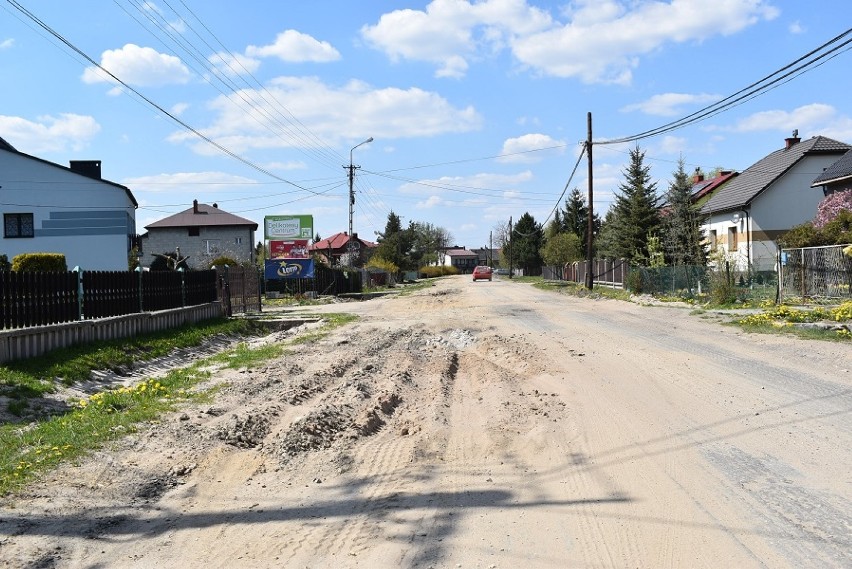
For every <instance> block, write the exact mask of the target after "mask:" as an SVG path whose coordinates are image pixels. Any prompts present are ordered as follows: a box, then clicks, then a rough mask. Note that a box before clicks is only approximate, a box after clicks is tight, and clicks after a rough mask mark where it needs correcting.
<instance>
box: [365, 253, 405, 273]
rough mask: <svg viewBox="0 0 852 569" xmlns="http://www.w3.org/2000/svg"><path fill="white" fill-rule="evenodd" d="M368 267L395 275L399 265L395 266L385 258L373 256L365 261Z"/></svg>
mask: <svg viewBox="0 0 852 569" xmlns="http://www.w3.org/2000/svg"><path fill="white" fill-rule="evenodd" d="M367 268H368V269H378V270H380V271H385V272H387V273H390V274H392V275H395V274H397V273H398V272H399V267H398V266H396V265H395V264H394V263H393V262H391V261H388V260H386V259H382V258H381V257H373V258H372V259H370V261H369V262H368V263H367Z"/></svg>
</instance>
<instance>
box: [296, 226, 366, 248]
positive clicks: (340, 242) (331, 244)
mask: <svg viewBox="0 0 852 569" xmlns="http://www.w3.org/2000/svg"><path fill="white" fill-rule="evenodd" d="M355 240H357V241H360V242H361V243H362V244H363V245H364V247H367V248H372V247H378V245H377V244H376V243H373V242H372V241H364V240H363V239H361V238H359V237H358V236H357V235H356V236H355ZM348 242H349V233H347V232H346V231H344V232H342V233H335V234H334V235H332V236H331V237H326V238H325V239H322V240H320V241H317V242H316V243H314V244H313V245H311V246H310V247H308V249H309V250H311V251H324V250H328V249H329V248H331V249H342V248H343V247H346V244H347V243H348Z"/></svg>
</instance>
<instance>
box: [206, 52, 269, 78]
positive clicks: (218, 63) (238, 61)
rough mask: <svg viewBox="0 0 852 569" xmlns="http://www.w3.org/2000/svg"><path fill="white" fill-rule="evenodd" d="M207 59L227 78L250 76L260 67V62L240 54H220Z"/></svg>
mask: <svg viewBox="0 0 852 569" xmlns="http://www.w3.org/2000/svg"><path fill="white" fill-rule="evenodd" d="M207 59H208V61H210V63H212V64H213V65H214V66H215V67H216V69H218V70H219V72H220V73H222V74H224V75H225V76H226V77H238V76H240V75H250V74H252V73H254V72H255V71H257V69H258V68H259V67H260V60H258V59H254V58H252V57H248V56H246V55H242V54H239V53H233V54H232V53H225V52H219V53H216V54H215V55H211V56H210V57H208V58H207Z"/></svg>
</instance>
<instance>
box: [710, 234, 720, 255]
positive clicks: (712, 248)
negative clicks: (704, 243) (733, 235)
mask: <svg viewBox="0 0 852 569" xmlns="http://www.w3.org/2000/svg"><path fill="white" fill-rule="evenodd" d="M717 242H718V236H717V234H716V230H715V229H711V230H710V251H715V250H716V247H717V246H718V245H717Z"/></svg>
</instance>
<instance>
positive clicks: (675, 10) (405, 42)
mask: <svg viewBox="0 0 852 569" xmlns="http://www.w3.org/2000/svg"><path fill="white" fill-rule="evenodd" d="M778 13H779V11H778V9H777V8H775V7H774V6H772V5H771V4H769V3H768V1H766V0H719V1H717V2H713V3H708V2H706V1H704V0H671V1H669V2H663V1H655V2H651V1H641V2H627V1H616V0H577V1H575V2H574V3H573V4H570V5H569V7H568V8H567V9H564V10H563V11H562V12H561V14H560V16H562V17H563V18H565V19H566V20H567V23H561V22H557V21H555V20H554V19H553V18H552V16H551V15H550V14H549V13H548V12H547V11H545V10H542V9H539V8H536V7H533V6H530V5H529V4H528V2H527V1H526V0H482V1H480V2H476V3H473V2H471V1H469V0H433V1H432V2H430V3H429V4H428V5H427V6H426V9H425V10H411V9H405V10H395V11H393V12H389V13H386V14H384V15H382V16H381V18H380V19H379V21H378V23H376V24H375V25H373V26H364V27H363V28H361V35H362V36H363V37H364V39H365V40H366V42H367V43H368V44H369V45H371V46H372V47H374V48H376V49H379V50H381V51H383V52H384V53H385V54H386V55H387V56H388V57H389V58H391V60H393V61H397V60H399V59H410V60H415V61H426V62H430V63H433V64H435V65H436V66H437V67H438V71H437V72H436V75H438V76H442V77H460V76H462V75H463V74H464V73H465V72H466V70H467V67H468V66H469V64H470V63H471V62H472V61H476V60H478V59H481V58H484V57H488V56H491V55H494V54H496V53H499V52H501V51H503V50H505V49H509V50H511V52H512V53H513V55H514V56H515V57H516V58H517V59H518V61H520V62H521V63H522V64H523V65H525V66H527V67H529V68H530V69H532V70H535V71H536V72H538V73H541V74H544V75H552V76H556V77H577V78H579V79H581V80H582V81H584V82H588V83H600V82H603V83H620V84H626V83H629V82H630V81H631V79H632V70H633V69H634V68H636V67H637V66H638V65H639V56H640V55H644V54H647V53H651V52H653V51H655V50H657V49H659V48H660V47H662V46H664V45H666V44H668V43H684V42H694V41H702V40H705V39H707V38H710V37H714V36H717V35H731V34H734V33H737V32H739V31H741V30H743V29H745V28H746V27H748V26H751V25H754V24H756V23H757V22H759V21H761V20H771V19H774V18H776V17H777V16H778Z"/></svg>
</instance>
